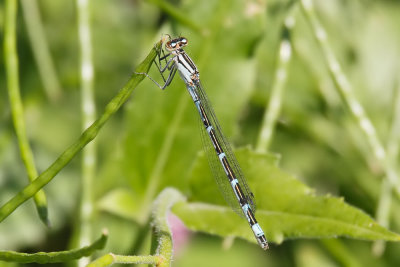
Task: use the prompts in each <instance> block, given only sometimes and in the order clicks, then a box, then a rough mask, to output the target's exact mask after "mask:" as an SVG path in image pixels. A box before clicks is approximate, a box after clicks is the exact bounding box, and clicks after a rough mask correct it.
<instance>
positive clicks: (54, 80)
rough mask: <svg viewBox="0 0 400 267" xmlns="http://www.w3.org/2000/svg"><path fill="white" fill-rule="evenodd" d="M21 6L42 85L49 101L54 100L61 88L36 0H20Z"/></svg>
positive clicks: (58, 95)
mask: <svg viewBox="0 0 400 267" xmlns="http://www.w3.org/2000/svg"><path fill="white" fill-rule="evenodd" d="M21 6H22V12H23V14H24V19H25V25H26V28H27V32H28V36H29V40H30V42H31V47H32V52H33V56H34V57H35V61H36V64H37V67H38V69H39V74H40V78H41V80H42V82H43V87H44V89H45V92H46V94H47V96H48V98H49V99H50V100H51V101H55V100H57V99H58V98H60V96H61V94H62V90H61V85H60V82H59V81H58V77H57V74H56V70H55V67H54V63H53V60H52V58H51V55H50V49H49V47H48V45H47V40H46V35H45V33H44V30H43V24H42V19H41V17H40V11H39V8H38V4H37V1H36V0H21Z"/></svg>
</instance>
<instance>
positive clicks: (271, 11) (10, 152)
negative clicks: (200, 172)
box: [0, 0, 400, 266]
mask: <svg viewBox="0 0 400 267" xmlns="http://www.w3.org/2000/svg"><path fill="white" fill-rule="evenodd" d="M165 2H167V3H168V4H169V6H172V7H173V8H174V9H173V11H174V12H177V13H178V14H180V15H182V16H185V18H186V19H187V20H183V21H182V20H179V16H178V15H174V13H171V12H168V10H167V9H166V8H165V6H164V7H163V4H162V3H163V1H156V0H153V1H150V0H149V1H140V0H129V1H128V0H121V1H105V0H99V1H91V6H90V16H91V18H90V24H91V34H92V35H91V36H92V49H93V63H94V71H95V72H94V74H95V79H94V88H95V103H96V108H97V110H98V114H101V113H102V112H103V111H104V107H105V105H106V104H107V103H108V101H109V100H110V99H111V98H112V97H113V96H114V95H115V94H116V93H117V92H118V90H119V89H120V88H121V87H122V86H123V85H124V84H125V82H126V81H127V80H128V79H129V77H130V75H131V74H132V72H133V70H134V69H135V67H136V66H137V65H138V64H139V63H140V62H141V61H142V60H143V59H144V57H145V56H146V55H147V54H148V52H149V51H150V49H151V48H152V47H153V45H154V43H156V42H157V41H158V40H159V39H160V38H161V36H162V34H165V33H169V34H171V35H172V36H179V35H181V36H185V37H186V38H187V39H188V40H189V45H188V47H187V49H186V51H187V53H188V54H189V55H190V56H191V58H192V59H193V60H194V61H195V62H196V64H197V66H198V68H199V71H200V73H201V79H202V83H203V85H204V87H205V88H206V90H207V93H208V96H209V98H210V100H211V102H212V104H213V107H214V110H215V112H216V114H217V116H218V119H219V121H220V123H221V125H222V128H223V130H224V133H225V134H226V136H227V137H228V139H229V140H230V141H231V143H232V144H233V145H234V146H235V147H240V146H252V147H254V146H255V145H256V140H257V136H258V134H259V131H260V124H261V120H262V117H263V114H264V110H265V109H266V108H267V103H268V100H269V97H270V93H271V87H272V86H273V83H274V73H275V70H276V65H277V60H278V56H279V45H280V42H281V40H282V39H281V37H282V35H281V33H282V27H283V21H284V19H285V18H286V17H287V16H288V15H289V14H292V15H293V17H294V18H295V21H296V24H295V26H294V27H293V30H292V31H291V43H292V46H293V55H292V60H291V62H290V63H289V67H288V80H287V84H286V86H285V89H284V92H283V96H282V110H281V112H280V115H279V118H278V121H277V125H276V128H275V132H274V135H273V139H272V142H271V146H270V148H269V151H270V152H273V153H276V154H278V155H280V168H281V169H283V170H285V171H287V172H289V173H292V174H293V175H294V176H295V177H297V178H298V179H299V180H301V181H303V182H304V183H305V184H307V185H308V186H309V187H311V188H314V189H315V190H316V192H317V193H318V194H324V193H329V194H332V195H335V196H342V197H344V199H345V201H346V202H347V203H349V204H351V205H353V206H356V207H359V208H360V209H362V210H363V211H365V212H366V213H367V214H369V215H370V216H372V217H375V216H376V214H377V211H378V209H377V207H378V203H379V199H380V198H381V197H382V195H381V184H382V178H384V176H385V173H384V170H382V167H381V166H380V165H379V164H378V163H377V162H376V160H375V158H374V156H373V152H372V151H371V149H370V147H369V145H368V141H367V140H366V138H365V136H364V135H363V133H362V132H361V131H360V129H359V127H358V125H357V123H356V122H355V119H354V118H353V117H352V116H351V114H350V112H349V110H348V109H347V107H346V105H345V104H344V102H343V100H342V99H341V97H340V96H339V94H338V93H337V90H336V89H335V84H334V83H333V82H332V79H331V78H330V76H329V73H328V70H327V67H326V65H325V63H324V60H323V57H324V55H323V53H322V52H321V49H320V48H319V46H318V44H317V42H316V40H315V38H314V36H313V34H312V31H311V28H310V26H309V24H308V23H307V22H306V20H305V17H304V13H302V12H301V10H300V8H299V7H297V6H296V4H295V5H294V6H291V8H289V1H266V0H258V1H257V0H254V1H252V0H243V1H218V0H211V1H195V0H182V1H176V0H171V1H165ZM314 2H315V3H314V4H315V5H316V6H315V9H316V13H317V16H318V18H319V19H320V21H321V23H322V25H323V26H324V27H325V29H326V30H327V34H328V42H329V44H330V46H331V47H332V48H333V51H334V54H335V56H336V57H337V59H338V60H339V62H340V64H341V66H342V68H343V71H344V73H345V75H346V76H347V78H348V79H349V81H350V83H351V84H352V85H353V88H354V91H355V95H356V97H357V98H358V100H359V101H360V102H361V104H362V105H363V107H364V108H365V110H366V113H367V115H368V116H369V117H370V119H371V121H372V123H373V125H374V126H375V128H376V130H377V134H378V137H379V139H380V140H381V142H382V144H383V145H384V146H385V148H386V149H387V151H390V150H395V152H394V153H393V154H394V155H396V157H395V162H396V163H397V162H398V158H397V153H398V151H397V150H398V146H397V143H398V140H397V139H398V136H395V137H394V138H393V137H391V133H392V132H393V131H395V130H393V129H394V128H396V124H397V123H398V122H396V121H395V119H396V118H398V115H399V114H397V113H398V112H399V110H398V105H400V101H399V100H398V98H399V92H400V91H399V90H400V75H399V74H400V71H399V70H400V69H399V62H400V60H399V59H400V49H399V47H400V31H399V25H400V16H399V14H400V2H398V1H389V0H386V1H367V0H362V1H340V0H335V1H314ZM160 3H161V4H160ZM38 5H39V10H40V14H41V17H42V22H43V27H44V31H45V35H46V38H47V42H48V45H49V50H50V54H51V57H52V60H53V62H54V66H55V71H56V75H57V76H56V77H57V79H58V81H59V84H60V88H59V91H57V90H56V89H55V90H56V93H54V94H55V96H52V93H49V91H46V90H45V89H44V86H43V79H44V77H42V76H41V75H40V73H39V71H38V65H40V64H42V63H41V62H40V61H39V62H37V61H36V60H35V59H34V56H33V52H32V45H31V42H30V39H29V37H28V33H27V26H26V21H25V18H24V15H23V13H22V11H21V10H19V13H18V57H19V62H20V73H19V75H20V90H21V95H22V99H23V104H24V109H25V119H26V124H27V134H28V137H29V140H30V144H31V146H32V149H33V153H34V156H35V162H36V166H37V168H38V171H39V172H42V171H43V170H45V169H46V168H47V167H48V166H49V165H50V164H51V163H52V162H53V161H54V160H55V159H56V158H57V157H58V156H59V155H60V153H61V152H63V151H64V150H65V149H66V148H67V147H68V146H69V145H70V144H71V143H72V142H73V141H74V140H76V139H77V138H78V137H79V135H80V133H81V132H82V129H81V116H82V115H81V111H80V105H81V102H80V76H79V75H80V74H79V71H80V52H79V41H78V40H79V38H78V26H77V6H76V2H75V1H51V0H40V1H38ZM0 23H1V24H0V34H1V35H3V28H4V3H0ZM2 39H3V38H2ZM1 46H3V44H1ZM2 48H3V47H2ZM3 59H4V57H3V56H0V64H1V70H2V71H1V72H0V86H1V90H0V94H1V96H0V114H1V115H0V120H1V124H0V203H5V202H6V201H7V200H9V199H10V198H11V197H12V196H13V195H15V194H16V193H17V192H19V190H21V188H23V187H24V186H25V185H26V184H27V179H26V173H25V168H24V165H23V164H22V161H21V159H20V155H19V149H18V144H17V140H16V137H15V133H14V127H13V124H12V120H11V113H10V106H9V101H8V96H7V90H6V83H5V73H4V60H3ZM150 75H151V76H152V77H158V73H157V70H156V69H155V68H154V66H153V68H152V70H151V71H150ZM53 89H54V88H53ZM197 116H198V115H197V114H196V111H195V109H194V107H193V104H192V103H191V100H190V97H189V95H188V94H187V93H186V89H185V88H184V84H183V82H182V81H181V80H180V79H179V78H175V79H174V81H173V82H172V85H171V86H170V87H168V88H167V89H165V90H164V91H161V90H160V89H159V88H157V87H156V86H155V85H154V84H153V83H152V82H151V81H150V80H149V79H145V80H144V81H143V82H142V83H141V84H140V85H139V87H138V88H137V89H136V90H135V91H134V93H133V94H132V97H131V98H130V100H129V101H128V102H127V103H126V104H125V105H124V106H123V107H122V108H121V110H120V111H119V112H118V113H116V114H115V115H114V116H113V117H112V118H111V120H110V121H109V122H108V123H107V124H106V125H105V126H104V128H103V129H102V131H101V132H100V134H99V135H98V137H97V138H96V140H95V141H96V145H97V169H96V175H95V181H94V187H93V193H94V196H95V200H96V202H95V203H100V205H99V206H98V209H96V212H95V220H94V224H93V228H94V230H93V232H94V235H95V236H98V233H99V232H100V229H102V228H104V227H107V228H108V229H109V231H110V237H109V242H108V244H107V247H106V249H105V250H104V251H106V252H114V253H117V254H118V253H119V254H129V253H130V252H131V249H132V246H133V240H135V237H136V236H137V235H138V231H140V229H141V228H140V227H139V224H138V222H137V221H135V218H137V216H138V215H137V214H136V215H134V214H132V217H131V218H127V217H126V216H120V215H121V214H120V213H119V212H118V209H119V208H115V210H114V212H113V210H110V209H109V208H108V209H107V208H105V209H106V210H107V212H104V211H103V210H102V208H104V207H107V199H108V198H107V196H110V194H112V192H113V190H121V188H123V190H126V192H128V194H129V195H130V197H132V198H133V199H135V200H137V203H139V204H138V205H140V199H142V198H143V195H144V192H145V189H146V186H147V185H148V183H149V177H152V175H154V173H153V172H154V168H155V167H154V166H155V164H156V162H158V160H159V158H158V157H159V155H160V149H162V148H163V147H164V146H165V142H166V136H167V137H171V136H172V138H173V139H172V147H171V149H170V150H168V157H167V159H166V162H165V167H164V168H163V170H162V173H161V179H160V184H159V185H158V187H157V192H159V191H161V190H162V189H163V188H165V187H167V186H173V187H175V188H178V189H179V190H180V191H181V192H183V193H184V194H185V195H187V196H188V197H189V199H190V183H189V181H188V179H187V177H188V176H189V175H190V172H191V166H192V165H193V164H194V162H195V160H196V158H197V155H198V152H199V151H201V149H202V148H201V137H200V133H199V126H198V125H197V124H198V122H197V120H198V118H197ZM171 125H172V126H171ZM171 132H172V133H171ZM393 139H394V140H395V141H394V144H393V143H391V142H389V141H391V140H392V141H393ZM80 155H81V154H80ZM207 175H208V174H207ZM80 177H81V162H80V156H78V157H77V158H75V159H74V160H73V161H72V162H71V163H70V164H69V165H67V167H66V168H64V169H63V170H62V171H61V172H60V173H59V174H58V175H57V177H56V178H55V179H54V180H53V181H52V182H51V183H49V184H48V185H47V186H46V187H45V192H46V194H47V198H48V202H49V213H50V221H51V224H52V227H51V228H50V229H47V228H46V227H45V226H44V225H43V224H42V223H41V222H40V221H39V220H38V218H37V214H36V210H35V208H34V204H33V202H32V201H28V202H26V203H25V204H23V205H22V206H20V207H19V208H18V209H17V210H16V211H15V212H14V213H13V214H12V215H11V216H9V217H8V218H7V219H6V220H4V221H3V222H2V223H1V225H0V249H3V250H5V249H7V250H17V251H24V252H36V251H56V250H64V249H68V248H69V247H70V246H71V243H72V242H73V240H72V236H73V233H74V231H75V229H76V227H77V224H78V223H79V222H78V220H77V214H78V200H79V196H80V189H79V188H80ZM210 179H212V178H210ZM215 197H216V198H219V197H220V196H215ZM389 198H390V196H389ZM391 201H392V202H391V211H390V212H389V214H388V218H389V219H388V225H387V227H388V228H389V229H391V230H392V231H394V232H400V216H399V213H398V212H397V211H398V209H399V208H400V206H399V204H400V203H399V201H398V197H396V195H395V194H393V197H391ZM130 208H131V209H132V212H138V208H139V207H130ZM110 211H111V212H110ZM221 242H222V239H221V238H219V237H215V236H211V235H207V234H200V233H196V234H193V235H191V236H190V240H189V241H188V243H186V244H185V247H184V249H183V250H182V251H179V253H178V254H177V255H176V256H175V257H174V261H173V266H397V265H398V264H400V253H399V249H400V247H399V245H398V244H396V243H388V244H386V249H385V250H384V251H383V252H382V253H374V252H373V250H372V242H364V241H357V240H349V239H344V238H340V239H338V240H330V241H324V240H322V241H321V240H301V239H298V240H285V241H284V242H283V243H282V244H280V245H274V246H272V249H271V250H269V251H268V252H266V253H265V252H263V251H262V250H261V249H259V248H258V247H256V245H254V244H250V243H248V242H246V241H242V240H235V242H234V244H233V245H232V247H231V248H230V249H228V250H225V249H223V248H222V245H221ZM147 243H148V241H145V245H144V248H143V251H142V252H141V253H142V254H147V253H148V252H147V251H146V248H147V247H148V246H147V245H146V244H147ZM101 254H102V253H99V255H101ZM378 254H379V255H378ZM0 266H13V264H11V263H3V262H0ZM14 266H16V265H14ZM21 266H33V265H21ZM54 266H56V265H54ZM58 266H62V265H58Z"/></svg>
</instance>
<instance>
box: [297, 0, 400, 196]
mask: <svg viewBox="0 0 400 267" xmlns="http://www.w3.org/2000/svg"><path fill="white" fill-rule="evenodd" d="M300 3H301V7H302V11H303V14H304V16H305V17H306V19H307V21H308V22H309V24H310V26H311V28H312V30H313V33H314V37H315V38H316V39H317V41H318V44H319V46H320V48H321V50H322V52H323V55H324V56H323V58H324V60H325V62H326V64H327V66H328V69H329V74H330V75H331V77H332V79H333V81H334V82H335V84H336V88H337V89H338V91H339V93H340V95H341V96H342V98H343V99H344V101H345V103H346V105H347V107H348V108H349V110H350V112H351V114H352V115H353V117H354V118H355V120H356V121H357V122H358V126H359V128H360V129H361V131H362V132H363V133H364V134H365V136H366V138H367V141H368V144H369V146H370V148H371V150H372V152H373V154H374V156H375V158H376V160H377V162H378V163H379V164H380V165H381V166H382V168H383V169H384V171H385V174H386V178H387V179H388V181H389V182H390V183H391V185H392V186H393V187H394V189H395V190H396V193H397V194H398V195H399V196H400V183H399V177H398V174H397V172H396V170H395V168H394V166H393V164H392V163H391V162H390V161H389V160H388V157H387V154H386V151H385V149H384V147H383V146H382V144H381V142H380V140H379V138H378V136H377V133H376V130H375V127H374V125H373V124H372V122H371V120H370V119H369V118H368V116H367V114H366V112H365V110H364V108H363V106H362V105H361V103H360V102H359V101H358V99H357V97H356V96H355V94H354V90H353V88H352V86H351V84H350V82H349V81H348V79H347V77H346V75H345V74H344V73H343V71H342V69H341V67H340V64H339V62H338V60H337V59H336V57H335V55H334V53H333V51H332V49H331V47H330V46H329V43H328V37H327V33H326V31H325V29H324V28H323V27H322V25H321V23H320V22H319V20H318V18H317V16H316V14H315V11H314V6H313V3H312V0H301V2H300Z"/></svg>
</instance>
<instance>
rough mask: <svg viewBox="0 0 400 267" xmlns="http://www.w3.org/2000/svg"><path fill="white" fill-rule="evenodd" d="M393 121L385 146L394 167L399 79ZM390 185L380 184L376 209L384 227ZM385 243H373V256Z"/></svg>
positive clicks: (399, 129) (399, 110)
mask: <svg viewBox="0 0 400 267" xmlns="http://www.w3.org/2000/svg"><path fill="white" fill-rule="evenodd" d="M394 99H395V101H394V109H393V114H394V116H393V119H392V123H391V127H390V134H389V137H388V142H387V145H386V148H387V151H388V159H389V161H390V162H391V163H392V164H393V165H394V164H395V163H396V161H397V157H398V155H399V141H400V140H399V137H400V79H399V80H398V84H397V87H396V90H395V95H394ZM392 189H393V187H392V185H391V184H390V183H388V182H385V181H383V182H382V184H381V193H380V195H379V202H378V207H377V209H376V216H375V217H376V220H377V222H378V223H379V224H380V225H382V226H385V227H388V226H389V220H390V211H391V208H390V207H391V205H392V198H391V193H392ZM385 247H386V242H385V241H383V240H378V241H375V242H374V244H373V246H372V252H373V253H374V255H375V256H381V255H382V254H383V253H384V252H385Z"/></svg>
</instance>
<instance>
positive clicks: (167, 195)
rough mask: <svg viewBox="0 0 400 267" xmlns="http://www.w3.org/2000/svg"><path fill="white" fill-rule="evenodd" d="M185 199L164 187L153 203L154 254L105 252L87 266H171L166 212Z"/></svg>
mask: <svg viewBox="0 0 400 267" xmlns="http://www.w3.org/2000/svg"><path fill="white" fill-rule="evenodd" d="M181 201H185V198H184V196H183V195H182V194H181V193H180V192H179V191H177V190H176V189H173V188H166V189H164V190H163V191H162V192H161V193H160V195H159V196H158V197H157V198H156V200H155V201H154V203H153V214H152V222H153V232H154V233H155V239H156V240H157V246H156V247H157V248H156V251H155V254H156V255H149V256H122V255H115V254H112V253H109V254H106V255H104V256H102V257H100V258H98V259H97V260H95V261H93V262H91V263H90V264H88V265H87V267H100V266H109V265H112V264H114V263H122V264H152V265H156V266H158V267H167V266H171V260H172V251H173V250H172V249H173V245H172V232H171V229H170V227H169V225H168V214H169V212H170V211H171V207H172V206H173V205H174V204H175V203H177V202H181Z"/></svg>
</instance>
